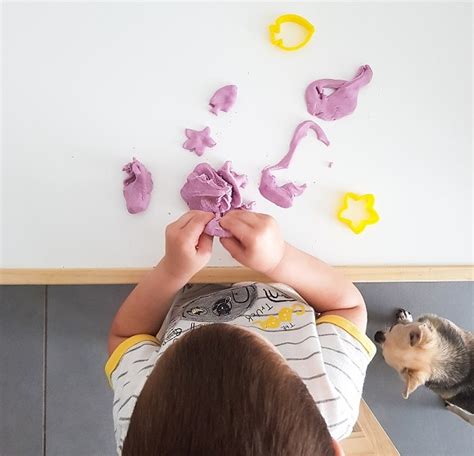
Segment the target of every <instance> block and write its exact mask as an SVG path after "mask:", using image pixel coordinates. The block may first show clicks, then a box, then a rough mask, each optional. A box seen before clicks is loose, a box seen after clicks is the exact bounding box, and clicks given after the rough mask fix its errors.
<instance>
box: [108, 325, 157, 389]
mask: <svg viewBox="0 0 474 456" xmlns="http://www.w3.org/2000/svg"><path fill="white" fill-rule="evenodd" d="M144 341H150V342H155V343H156V345H159V343H158V340H157V339H156V337H154V336H150V334H137V335H136V336H132V337H129V338H128V339H125V340H124V341H123V342H121V343H120V344H119V345H118V346H117V348H116V349H115V350H114V351H113V353H112V354H111V355H110V357H109V359H108V361H107V363H106V364H105V375H106V376H107V380H108V381H109V384H110V386H112V380H111V377H112V373H113V371H114V370H115V369H116V368H117V366H118V363H119V362H120V360H121V359H122V356H123V355H125V353H126V352H127V351H128V350H129V349H130V348H132V347H133V346H134V345H137V344H139V343H140V342H144Z"/></svg>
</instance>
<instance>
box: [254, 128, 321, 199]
mask: <svg viewBox="0 0 474 456" xmlns="http://www.w3.org/2000/svg"><path fill="white" fill-rule="evenodd" d="M309 130H313V131H314V132H315V133H316V136H317V138H318V139H319V141H321V142H323V143H324V144H326V146H329V141H328V139H327V137H326V135H325V133H324V131H323V130H322V129H321V127H320V126H319V125H318V124H316V123H314V122H312V121H311V120H307V121H305V122H301V123H300V124H299V125H298V126H297V127H296V129H295V132H294V133H293V138H292V139H291V142H290V148H289V150H288V153H287V154H286V155H285V156H284V157H283V158H282V159H281V160H280V161H279V162H278V163H277V164H275V165H272V166H267V167H266V168H264V169H263V171H262V177H261V179H260V185H259V187H258V189H259V190H260V193H261V194H262V196H263V197H265V198H266V199H267V200H269V201H271V202H272V203H274V204H276V205H277V206H280V207H284V208H288V207H291V206H293V199H294V198H295V196H299V195H301V194H302V193H303V192H304V191H305V190H306V184H302V185H296V184H295V183H294V182H288V183H286V184H284V185H281V186H279V185H278V184H277V182H276V179H275V176H274V175H273V174H272V172H273V171H278V170H279V169H287V168H288V167H289V166H290V162H291V159H292V158H293V154H294V153H295V150H296V146H298V144H299V142H300V141H301V140H302V139H303V138H304V137H305V136H306V135H307V134H308V131H309Z"/></svg>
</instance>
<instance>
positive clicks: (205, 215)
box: [160, 211, 214, 285]
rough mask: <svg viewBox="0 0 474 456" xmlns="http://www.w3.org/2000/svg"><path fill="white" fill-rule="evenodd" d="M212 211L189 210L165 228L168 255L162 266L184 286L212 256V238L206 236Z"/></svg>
mask: <svg viewBox="0 0 474 456" xmlns="http://www.w3.org/2000/svg"><path fill="white" fill-rule="evenodd" d="M213 218H214V214H212V213H211V212H202V211H190V212H187V213H186V214H184V215H183V216H182V217H180V218H179V219H178V220H176V221H175V222H173V223H171V224H170V225H168V226H167V227H166V253H165V256H164V257H163V259H162V260H161V262H160V266H161V267H162V268H163V269H164V270H165V272H167V273H168V274H169V275H171V276H173V278H176V279H178V280H179V281H182V282H183V285H184V284H185V283H186V282H187V281H188V280H189V279H190V278H191V277H192V276H193V275H194V274H196V272H198V271H200V270H201V269H202V268H203V267H204V266H205V265H206V264H207V262H208V261H209V259H210V257H211V253H212V236H209V235H208V234H205V233H203V231H204V228H205V227H206V225H207V224H208V223H209V222H210V221H211V220H212V219H213Z"/></svg>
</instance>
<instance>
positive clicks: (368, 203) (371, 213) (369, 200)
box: [337, 192, 379, 234]
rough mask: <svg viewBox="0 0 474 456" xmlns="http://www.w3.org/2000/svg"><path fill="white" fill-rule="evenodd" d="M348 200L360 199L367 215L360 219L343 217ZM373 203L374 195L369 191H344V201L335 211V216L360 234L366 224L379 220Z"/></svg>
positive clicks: (347, 206)
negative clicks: (364, 192) (363, 193)
mask: <svg viewBox="0 0 474 456" xmlns="http://www.w3.org/2000/svg"><path fill="white" fill-rule="evenodd" d="M349 200H352V201H362V202H363V203H364V209H365V211H366V213H367V217H366V218H364V219H362V220H357V222H356V221H354V220H352V219H349V218H346V217H344V215H343V214H344V212H345V211H346V210H347V209H348V208H349ZM374 204H375V197H374V195H372V194H371V193H367V194H366V195H357V194H356V193H352V192H349V193H346V194H345V195H344V201H343V204H342V207H341V209H339V212H338V213H337V218H338V219H339V220H340V221H341V222H342V223H345V224H346V225H348V226H349V228H350V229H351V230H352V231H353V232H354V233H355V234H360V233H362V231H364V229H365V227H366V226H367V225H372V224H374V223H377V222H378V221H379V214H377V211H376V210H375V209H374Z"/></svg>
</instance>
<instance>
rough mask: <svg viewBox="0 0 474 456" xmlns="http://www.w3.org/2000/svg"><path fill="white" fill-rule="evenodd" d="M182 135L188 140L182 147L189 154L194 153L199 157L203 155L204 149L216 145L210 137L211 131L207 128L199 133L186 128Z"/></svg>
mask: <svg viewBox="0 0 474 456" xmlns="http://www.w3.org/2000/svg"><path fill="white" fill-rule="evenodd" d="M184 134H185V135H186V137H187V138H188V139H187V140H186V142H185V143H184V144H183V147H184V148H185V149H188V150H190V151H191V152H195V153H196V155H198V156H199V157H200V156H201V155H202V154H203V153H204V149H205V148H206V147H214V146H215V145H216V142H215V141H214V140H213V139H212V138H211V137H210V134H211V129H210V128H209V127H206V128H204V130H201V131H198V130H191V129H190V128H186V130H184Z"/></svg>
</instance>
